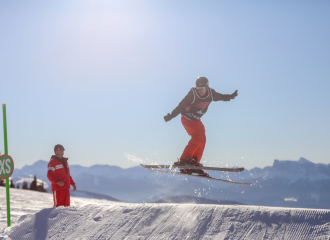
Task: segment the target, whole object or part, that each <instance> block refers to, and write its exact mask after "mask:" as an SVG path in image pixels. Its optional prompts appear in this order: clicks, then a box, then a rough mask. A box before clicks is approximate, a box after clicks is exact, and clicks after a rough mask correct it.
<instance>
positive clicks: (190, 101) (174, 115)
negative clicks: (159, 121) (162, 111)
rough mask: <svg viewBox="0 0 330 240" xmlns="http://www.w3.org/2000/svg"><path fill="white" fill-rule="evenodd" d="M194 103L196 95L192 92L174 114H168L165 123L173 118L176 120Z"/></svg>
mask: <svg viewBox="0 0 330 240" xmlns="http://www.w3.org/2000/svg"><path fill="white" fill-rule="evenodd" d="M193 101H194V94H193V92H192V91H191V90H190V91H189V92H188V94H187V95H186V96H185V97H184V99H182V101H181V102H180V103H179V105H178V106H177V107H176V108H175V109H174V110H173V111H172V113H168V114H167V115H166V116H165V117H164V120H165V122H167V121H170V120H171V119H172V118H175V117H176V116H178V115H179V114H180V113H182V112H183V111H184V110H185V108H186V107H188V106H189V105H190V104H191V103H192V102H193Z"/></svg>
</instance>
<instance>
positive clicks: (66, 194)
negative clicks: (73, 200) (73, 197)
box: [53, 189, 70, 207]
mask: <svg viewBox="0 0 330 240" xmlns="http://www.w3.org/2000/svg"><path fill="white" fill-rule="evenodd" d="M53 199H54V207H59V206H64V207H70V190H69V189H61V190H56V191H53Z"/></svg>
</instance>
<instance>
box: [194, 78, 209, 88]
mask: <svg viewBox="0 0 330 240" xmlns="http://www.w3.org/2000/svg"><path fill="white" fill-rule="evenodd" d="M208 86H209V80H208V79H207V78H206V77H199V78H197V80H196V87H208Z"/></svg>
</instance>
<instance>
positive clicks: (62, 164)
mask: <svg viewBox="0 0 330 240" xmlns="http://www.w3.org/2000/svg"><path fill="white" fill-rule="evenodd" d="M47 178H48V179H49V181H50V182H51V183H52V191H56V190H61V189H70V185H76V183H75V182H74V181H73V180H72V177H71V176H70V169H69V164H68V158H62V160H60V159H59V158H58V157H56V156H52V157H51V158H50V161H49V163H48V172H47ZM59 180H61V181H62V182H63V183H64V185H63V186H60V185H58V184H57V182H58V181H59Z"/></svg>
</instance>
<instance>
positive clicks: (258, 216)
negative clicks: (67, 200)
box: [0, 188, 330, 240]
mask: <svg viewBox="0 0 330 240" xmlns="http://www.w3.org/2000/svg"><path fill="white" fill-rule="evenodd" d="M4 196H5V188H0V207H1V209H0V210H1V215H0V219H1V222H2V226H1V227H2V228H0V240H4V239H22V240H23V239H157V240H158V239H299V240H300V239H329V238H330V223H329V222H330V211H328V210H320V209H297V208H295V209H291V208H274V207H259V206H239V205H235V206H233V205H205V204H203V205H199V204H167V203H166V204H155V203H148V204H132V203H123V202H111V201H105V200H104V201H103V200H93V199H83V198H72V201H71V202H72V204H71V205H72V206H71V207H68V208H64V207H59V208H52V207H51V204H52V195H51V194H47V193H39V192H33V191H28V190H19V189H11V202H12V214H13V215H14V216H15V217H13V225H12V226H11V227H9V228H7V227H5V226H4V224H3V220H5V218H6V216H5V212H6V209H5V197H4ZM18 216H19V217H18Z"/></svg>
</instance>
